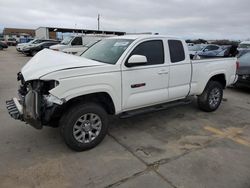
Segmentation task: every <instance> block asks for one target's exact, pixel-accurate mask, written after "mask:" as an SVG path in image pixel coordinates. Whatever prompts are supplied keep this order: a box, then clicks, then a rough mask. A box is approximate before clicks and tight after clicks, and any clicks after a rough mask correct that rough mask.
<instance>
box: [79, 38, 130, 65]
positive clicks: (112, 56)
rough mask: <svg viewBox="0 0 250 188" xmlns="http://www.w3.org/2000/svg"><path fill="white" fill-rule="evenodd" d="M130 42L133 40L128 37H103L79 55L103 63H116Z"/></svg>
mask: <svg viewBox="0 0 250 188" xmlns="http://www.w3.org/2000/svg"><path fill="white" fill-rule="evenodd" d="M132 42H133V40H129V39H104V40H101V41H100V42H97V43H96V44H95V45H93V46H92V47H90V48H89V49H88V50H87V51H85V52H84V53H83V54H82V55H81V56H82V57H85V58H88V59H92V60H95V61H100V62H103V63H109V64H116V62H117V61H118V59H119V58H120V57H121V55H122V54H123V52H124V51H125V50H126V49H127V47H128V46H129V45H130V44H131V43H132Z"/></svg>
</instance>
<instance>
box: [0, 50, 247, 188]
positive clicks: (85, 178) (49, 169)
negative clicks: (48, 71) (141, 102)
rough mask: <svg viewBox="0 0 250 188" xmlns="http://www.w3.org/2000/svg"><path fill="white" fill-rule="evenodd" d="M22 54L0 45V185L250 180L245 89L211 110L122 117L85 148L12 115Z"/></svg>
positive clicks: (233, 185) (198, 185) (232, 184)
mask: <svg viewBox="0 0 250 188" xmlns="http://www.w3.org/2000/svg"><path fill="white" fill-rule="evenodd" d="M28 60H29V57H25V56H24V55H22V54H20V53H18V52H16V51H15V48H13V47H12V48H9V49H7V50H5V51H0V66H1V68H0V187H3V188H5V187H9V188H12V187H25V188H26V187H53V188H55V187H62V188H63V187H143V188H145V187H150V188H151V187H167V188H177V187H178V188H183V187H185V188H202V187H207V188H217V187H220V188H249V187H250V89H247V88H244V89H227V90H226V91H225V94H224V99H223V102H222V105H221V107H220V108H219V109H218V110H217V111H216V112H213V113H204V112H201V111H199V110H198V109H197V106H196V103H195V102H193V103H192V104H190V105H186V106H179V107H175V108H171V109H169V110H165V111H161V112H155V113H151V114H145V115H141V116H137V117H133V118H129V119H119V118H112V119H111V120H110V122H111V127H110V130H109V135H108V136H107V137H106V138H105V139H104V141H103V142H102V143H101V144H100V145H99V146H98V147H96V148H94V149H92V150H90V151H87V152H81V153H77V152H73V151H71V150H69V149H68V148H67V147H66V146H65V144H64V143H63V141H62V139H61V137H60V131H59V129H53V128H46V127H45V128H44V129H43V130H35V129H34V128H32V127H30V126H28V125H26V124H25V123H22V122H20V121H16V120H14V119H11V118H10V117H9V115H8V113H7V111H6V109H5V100H6V99H9V98H11V97H12V96H16V95H17V94H16V90H17V86H18V83H17V82H16V73H17V72H18V71H19V70H20V68H21V67H22V66H23V65H24V64H25V63H26V62H27V61H28Z"/></svg>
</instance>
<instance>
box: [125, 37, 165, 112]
mask: <svg viewBox="0 0 250 188" xmlns="http://www.w3.org/2000/svg"><path fill="white" fill-rule="evenodd" d="M132 55H143V56H145V57H146V58H147V63H145V64H143V65H142V64H140V65H139V64H138V65H133V66H132V67H129V66H127V65H126V63H128V59H129V58H130V57H131V56H132ZM122 66H123V67H122V95H123V97H122V108H123V110H132V109H136V108H141V107H145V106H149V105H154V104H158V103H162V102H164V101H167V99H168V72H169V66H168V64H166V63H165V55H164V44H163V41H162V40H158V39H157V40H147V41H143V42H141V43H139V44H138V45H137V46H135V47H134V49H133V50H132V52H131V53H130V54H129V55H128V57H127V59H126V62H125V63H124V64H123V65H122Z"/></svg>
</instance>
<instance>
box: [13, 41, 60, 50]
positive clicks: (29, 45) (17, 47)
mask: <svg viewBox="0 0 250 188" xmlns="http://www.w3.org/2000/svg"><path fill="white" fill-rule="evenodd" d="M46 41H57V40H53V39H33V40H31V41H30V42H27V43H21V44H18V45H17V46H16V50H17V51H18V52H22V51H23V48H25V47H31V46H35V45H37V44H39V43H42V42H46Z"/></svg>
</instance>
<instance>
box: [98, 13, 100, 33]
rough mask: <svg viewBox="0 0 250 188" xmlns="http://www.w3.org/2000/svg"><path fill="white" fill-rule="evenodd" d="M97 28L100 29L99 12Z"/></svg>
mask: <svg viewBox="0 0 250 188" xmlns="http://www.w3.org/2000/svg"><path fill="white" fill-rule="evenodd" d="M97 29H98V31H99V30H100V14H98V16H97Z"/></svg>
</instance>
